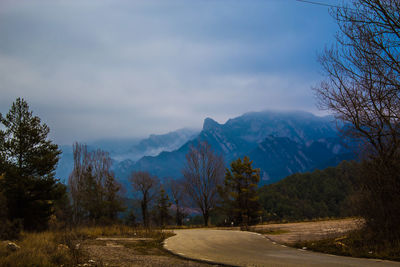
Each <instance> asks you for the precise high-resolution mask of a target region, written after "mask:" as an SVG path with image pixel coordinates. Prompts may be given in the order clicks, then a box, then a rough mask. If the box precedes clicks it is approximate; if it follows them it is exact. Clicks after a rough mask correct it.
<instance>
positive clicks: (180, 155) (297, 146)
mask: <svg viewBox="0 0 400 267" xmlns="http://www.w3.org/2000/svg"><path fill="white" fill-rule="evenodd" d="M202 141H206V142H207V143H209V144H210V145H211V147H212V148H213V149H214V150H215V151H216V152H217V153H221V154H222V155H223V156H224V158H225V161H226V164H227V166H228V165H229V163H230V162H231V161H232V160H234V159H237V158H238V157H243V156H245V155H248V156H250V159H252V160H253V162H254V166H255V167H257V168H260V169H261V174H262V181H261V184H266V183H272V182H275V181H278V180H280V179H282V178H283V177H285V176H287V175H290V174H293V173H296V172H304V171H308V170H313V169H315V168H316V167H318V166H325V165H327V166H329V164H337V163H338V161H340V159H341V158H348V157H351V156H349V151H347V150H346V149H345V147H344V146H343V144H342V143H341V139H340V138H339V136H338V132H337V130H336V124H335V123H334V122H333V118H332V117H330V116H327V117H318V116H315V115H313V114H311V113H307V112H301V111H293V112H274V111H263V112H251V113H246V114H244V115H242V116H239V117H237V118H233V119H230V120H228V121H227V122H226V123H225V124H219V123H218V122H216V121H214V120H213V119H211V118H206V119H205V120H204V124H203V129H202V131H201V132H200V133H199V134H198V136H197V137H196V138H194V139H192V140H189V141H188V142H186V143H185V144H183V145H182V146H181V147H180V148H178V149H176V150H173V151H170V152H165V151H164V152H161V153H160V154H159V155H157V156H145V157H143V158H141V159H139V160H138V161H136V162H135V163H133V164H127V162H121V163H120V164H119V165H118V166H116V171H117V173H118V175H119V177H122V178H123V179H126V178H127V177H128V176H129V174H130V173H131V172H132V171H137V170H142V171H149V172H150V173H152V174H153V175H157V176H159V177H161V178H162V177H173V178H179V177H181V176H182V175H181V170H182V168H183V166H184V164H185V155H186V153H187V152H188V151H189V149H190V147H191V146H196V145H197V143H198V142H202Z"/></svg>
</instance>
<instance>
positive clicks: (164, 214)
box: [157, 186, 171, 227]
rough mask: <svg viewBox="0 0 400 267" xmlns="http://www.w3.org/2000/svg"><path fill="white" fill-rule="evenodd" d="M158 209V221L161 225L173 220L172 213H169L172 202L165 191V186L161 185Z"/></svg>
mask: <svg viewBox="0 0 400 267" xmlns="http://www.w3.org/2000/svg"><path fill="white" fill-rule="evenodd" d="M157 202H158V203H157V204H158V205H157V209H158V212H157V213H158V222H159V225H160V226H163V227H164V226H165V225H167V224H168V222H169V221H170V220H171V215H170V214H169V210H168V209H169V207H170V206H171V202H170V201H169V197H168V195H167V194H166V193H165V190H164V188H163V187H162V186H161V188H160V195H159V197H158V201H157Z"/></svg>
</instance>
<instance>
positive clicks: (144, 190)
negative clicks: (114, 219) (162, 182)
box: [131, 171, 159, 227]
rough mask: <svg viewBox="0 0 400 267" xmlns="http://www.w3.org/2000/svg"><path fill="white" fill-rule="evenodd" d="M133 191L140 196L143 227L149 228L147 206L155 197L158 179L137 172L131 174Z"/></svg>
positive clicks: (148, 174) (145, 173)
mask: <svg viewBox="0 0 400 267" xmlns="http://www.w3.org/2000/svg"><path fill="white" fill-rule="evenodd" d="M131 183H132V186H133V189H134V190H135V191H136V192H137V193H139V195H140V196H141V199H140V207H141V209H142V219H143V225H144V226H145V227H148V226H149V205H150V203H151V202H152V201H153V200H154V198H155V196H156V195H157V188H158V184H159V181H158V178H157V177H156V176H152V175H150V173H148V172H142V171H137V172H133V173H132V174H131Z"/></svg>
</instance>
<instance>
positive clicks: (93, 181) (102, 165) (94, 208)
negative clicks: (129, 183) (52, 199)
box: [68, 143, 123, 224]
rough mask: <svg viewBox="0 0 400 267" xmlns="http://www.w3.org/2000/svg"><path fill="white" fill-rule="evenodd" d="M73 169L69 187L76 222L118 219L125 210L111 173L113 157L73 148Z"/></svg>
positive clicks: (79, 146) (119, 187)
mask: <svg viewBox="0 0 400 267" xmlns="http://www.w3.org/2000/svg"><path fill="white" fill-rule="evenodd" d="M73 153H74V169H73V171H72V173H71V174H70V176H69V179H68V184H69V188H70V195H71V199H72V209H73V222H74V223H76V224H79V223H82V222H84V221H87V222H88V221H91V222H93V223H98V222H100V221H101V220H102V221H104V222H105V220H108V221H112V220H115V219H116V217H117V216H116V215H117V213H118V212H119V211H122V210H123V207H122V203H121V201H120V197H119V192H120V190H121V185H120V184H118V183H117V181H116V179H115V177H114V174H113V172H111V170H110V169H111V158H110V156H109V154H108V153H107V152H105V151H102V150H100V149H98V150H96V151H92V152H88V150H87V146H86V145H83V144H79V143H75V144H74V145H73Z"/></svg>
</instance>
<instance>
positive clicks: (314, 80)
mask: <svg viewBox="0 0 400 267" xmlns="http://www.w3.org/2000/svg"><path fill="white" fill-rule="evenodd" d="M319 2H323V3H329V4H337V3H338V0H336V1H335V0H319ZM336 31H337V26H336V24H335V21H334V20H333V18H332V17H331V16H330V15H329V8H328V7H326V6H321V5H314V4H310V3H303V2H299V1H296V0H251V1H250V0H137V1H134V0H18V1H15V0H0V94H1V98H0V113H2V114H5V113H7V112H8V110H9V108H10V106H11V104H12V102H13V101H15V99H16V98H17V97H23V98H24V99H25V100H26V101H27V102H28V104H29V106H30V109H31V110H32V111H33V113H34V115H36V116H39V117H40V118H41V120H42V121H43V122H45V123H46V124H47V125H48V126H49V127H50V137H51V138H52V139H53V140H54V141H55V142H56V143H58V144H61V145H68V144H72V142H74V141H79V142H88V141H90V140H96V139H106V138H108V139H112V138H135V137H145V136H147V135H149V134H162V133H167V132H169V131H173V130H176V129H179V128H184V127H189V128H197V129H201V127H202V123H203V120H204V119H205V118H206V117H211V118H213V119H215V120H216V121H218V122H220V123H224V122H225V121H226V120H227V119H229V118H233V117H236V116H239V115H241V114H243V113H245V112H250V111H261V110H304V111H309V112H313V113H315V114H320V115H321V114H323V113H322V112H321V111H319V110H318V108H317V106H316V99H315V97H314V95H313V92H312V90H311V88H312V87H313V86H316V85H317V84H318V82H320V81H321V80H322V79H323V76H322V74H321V67H320V65H319V63H318V62H317V55H318V53H320V52H322V51H323V49H324V47H325V46H327V45H328V46H329V45H331V44H332V43H333V41H334V35H335V33H336Z"/></svg>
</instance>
